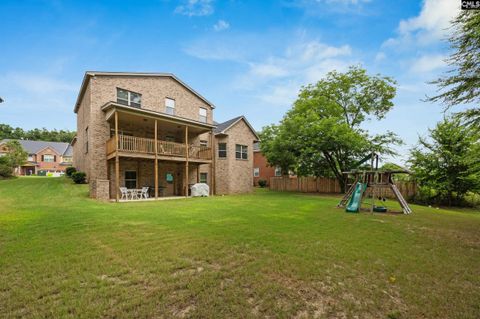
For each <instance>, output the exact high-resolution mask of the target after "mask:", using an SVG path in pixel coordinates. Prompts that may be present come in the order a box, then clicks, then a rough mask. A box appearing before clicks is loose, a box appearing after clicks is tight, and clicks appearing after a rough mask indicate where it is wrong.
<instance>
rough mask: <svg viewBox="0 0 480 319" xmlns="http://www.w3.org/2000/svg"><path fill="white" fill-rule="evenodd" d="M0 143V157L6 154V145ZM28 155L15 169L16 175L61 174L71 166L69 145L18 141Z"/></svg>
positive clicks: (3, 141) (71, 151)
mask: <svg viewBox="0 0 480 319" xmlns="http://www.w3.org/2000/svg"><path fill="white" fill-rule="evenodd" d="M8 141H9V139H5V140H2V141H0V156H2V155H4V154H6V153H7V152H8V148H7V146H6V143H7V142H8ZM18 142H19V143H20V145H22V148H23V149H24V150H25V151H26V152H27V153H28V159H27V162H26V163H25V164H23V165H21V166H20V167H18V168H17V169H16V174H17V175H33V174H38V175H43V174H46V173H63V172H64V171H65V169H66V168H67V167H69V166H72V161H73V159H72V156H73V149H72V146H71V145H70V144H69V143H62V142H47V141H30V140H18Z"/></svg>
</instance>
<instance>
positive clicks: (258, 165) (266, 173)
mask: <svg viewBox="0 0 480 319" xmlns="http://www.w3.org/2000/svg"><path fill="white" fill-rule="evenodd" d="M279 176H282V169H281V168H280V167H278V166H270V165H269V164H268V161H267V158H266V157H265V156H264V155H263V154H262V152H261V151H260V144H259V142H256V143H254V145H253V185H254V186H258V181H259V180H261V179H263V180H266V181H267V185H269V184H270V178H271V177H279Z"/></svg>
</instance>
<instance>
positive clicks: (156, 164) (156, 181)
mask: <svg viewBox="0 0 480 319" xmlns="http://www.w3.org/2000/svg"><path fill="white" fill-rule="evenodd" d="M157 130H158V121H157V120H155V139H154V143H155V147H154V148H155V199H158V143H157Z"/></svg>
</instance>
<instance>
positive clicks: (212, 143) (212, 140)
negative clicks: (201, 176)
mask: <svg viewBox="0 0 480 319" xmlns="http://www.w3.org/2000/svg"><path fill="white" fill-rule="evenodd" d="M210 149H211V150H212V162H211V164H210V195H214V194H215V135H214V134H213V130H212V131H210Z"/></svg>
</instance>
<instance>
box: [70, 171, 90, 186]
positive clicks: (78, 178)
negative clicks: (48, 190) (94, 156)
mask: <svg viewBox="0 0 480 319" xmlns="http://www.w3.org/2000/svg"><path fill="white" fill-rule="evenodd" d="M72 180H73V182H74V183H75V184H85V182H86V180H87V174H85V173H84V172H75V173H73V174H72Z"/></svg>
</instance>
